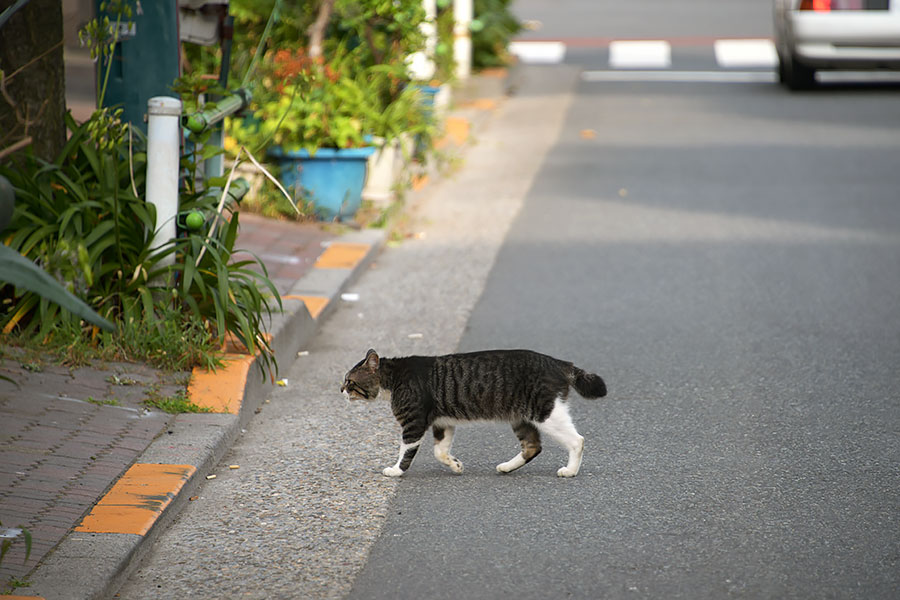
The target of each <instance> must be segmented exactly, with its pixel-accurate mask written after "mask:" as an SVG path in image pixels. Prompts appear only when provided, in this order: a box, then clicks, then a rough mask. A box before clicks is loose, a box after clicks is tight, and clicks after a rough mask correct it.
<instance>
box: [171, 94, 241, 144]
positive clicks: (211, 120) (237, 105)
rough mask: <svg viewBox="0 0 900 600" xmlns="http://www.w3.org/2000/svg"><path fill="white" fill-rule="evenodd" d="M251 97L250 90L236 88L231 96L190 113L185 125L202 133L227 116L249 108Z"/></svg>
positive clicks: (194, 131)
mask: <svg viewBox="0 0 900 600" xmlns="http://www.w3.org/2000/svg"><path fill="white" fill-rule="evenodd" d="M250 98H251V96H250V92H249V91H247V90H244V89H239V90H235V91H234V93H233V94H231V95H230V96H225V97H224V98H221V99H219V100H216V102H215V103H214V106H212V107H210V108H206V109H203V110H201V111H198V112H195V113H194V114H192V115H188V116H187V117H186V118H185V120H184V126H185V127H187V128H188V129H190V130H191V131H192V132H193V133H202V132H204V131H206V130H207V129H208V128H210V127H212V126H213V125H215V124H216V123H218V122H219V121H221V120H223V119H224V118H225V117H227V116H229V115H233V114H234V113H236V112H238V111H239V110H242V109H244V108H247V105H249V104H250Z"/></svg>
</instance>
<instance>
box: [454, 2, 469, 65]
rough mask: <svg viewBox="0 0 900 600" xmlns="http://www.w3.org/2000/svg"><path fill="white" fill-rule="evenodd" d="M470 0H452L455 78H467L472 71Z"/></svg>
mask: <svg viewBox="0 0 900 600" xmlns="http://www.w3.org/2000/svg"><path fill="white" fill-rule="evenodd" d="M471 23H472V0H453V57H454V59H455V61H456V77H457V79H468V77H469V75H470V74H471V73H472V37H471V35H470V34H469V25H470V24H471Z"/></svg>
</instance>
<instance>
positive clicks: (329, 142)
mask: <svg viewBox="0 0 900 600" xmlns="http://www.w3.org/2000/svg"><path fill="white" fill-rule="evenodd" d="M357 63H358V61H357V59H356V53H355V52H345V51H340V52H338V53H337V54H336V55H335V56H334V58H332V59H331V60H330V61H329V62H328V63H327V64H323V63H320V62H317V61H313V60H311V59H309V58H308V57H306V56H305V54H304V53H303V52H302V51H300V50H298V51H294V52H290V51H287V50H280V51H278V52H276V53H275V54H274V55H273V56H272V58H271V60H270V61H267V62H266V63H265V64H264V66H262V67H261V70H262V71H263V72H264V73H265V76H264V77H263V79H262V85H261V86H260V87H258V88H257V91H256V92H255V94H254V100H255V106H256V109H255V110H253V112H252V116H251V117H248V118H244V119H234V121H233V123H234V128H233V130H232V131H233V134H234V136H235V137H236V138H237V140H238V141H239V142H240V143H243V144H245V145H247V146H248V147H251V148H255V149H261V148H263V147H265V146H266V145H278V146H281V147H282V148H283V149H285V150H288V151H292V150H298V149H300V148H304V149H306V150H308V151H309V152H311V153H313V152H315V150H316V149H318V148H354V147H360V146H364V145H368V144H369V143H370V141H369V140H370V139H371V136H377V137H380V138H382V139H384V140H386V141H389V140H392V139H395V138H397V137H398V136H399V135H400V134H402V133H410V134H415V133H420V132H423V131H425V130H427V129H429V128H430V127H432V126H433V125H432V123H431V121H430V120H429V118H428V116H427V113H426V111H425V109H424V107H423V106H422V103H421V99H420V96H419V92H418V90H417V88H415V87H414V86H410V85H408V80H406V79H405V75H404V73H403V71H402V66H400V65H398V64H397V63H394V64H391V65H374V66H371V67H368V68H365V69H360V68H359V67H358V66H357Z"/></svg>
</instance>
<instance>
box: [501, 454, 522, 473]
mask: <svg viewBox="0 0 900 600" xmlns="http://www.w3.org/2000/svg"><path fill="white" fill-rule="evenodd" d="M524 464H525V458H524V457H523V456H522V453H521V452H520V453H519V454H517V455H515V456H514V457H513V458H512V459H510V460H508V461H506V462H503V463H500V464H499V465H497V472H498V473H510V472H512V471H515V470H516V469H518V468H519V467H521V466H522V465H524Z"/></svg>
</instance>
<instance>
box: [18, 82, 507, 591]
mask: <svg viewBox="0 0 900 600" xmlns="http://www.w3.org/2000/svg"><path fill="white" fill-rule="evenodd" d="M506 85H507V84H506V82H505V79H503V78H497V77H494V76H482V77H475V78H473V79H472V80H471V81H470V82H469V83H468V84H467V86H466V88H465V89H464V90H461V91H460V92H458V93H457V102H456V108H455V109H454V110H453V111H452V112H451V113H450V114H449V115H448V117H447V119H446V124H447V132H448V136H447V139H446V141H445V144H446V147H445V149H446V151H447V152H448V153H450V154H452V155H459V154H461V153H462V149H463V148H464V146H465V145H466V144H467V143H468V141H469V139H470V129H473V128H474V129H476V130H477V128H478V126H479V124H480V123H481V122H483V121H484V120H485V119H487V118H488V116H489V115H490V113H491V109H492V108H493V106H495V104H496V102H499V101H501V98H502V96H503V94H504V92H505V89H506ZM434 176H435V174H434V173H432V177H434ZM416 193H417V192H413V193H412V194H411V195H412V196H413V197H412V198H408V202H409V203H410V204H412V203H414V202H415V194H416ZM386 235H387V232H386V231H385V230H382V229H367V230H359V231H348V232H346V233H342V234H340V235H338V234H336V233H329V231H328V230H326V229H324V228H322V227H320V226H318V225H316V224H297V223H287V222H279V221H273V220H269V219H265V218H261V217H258V216H255V215H249V214H241V230H240V233H239V236H238V241H237V243H236V247H237V248H242V249H244V250H247V251H249V252H252V253H253V254H255V255H256V256H258V257H259V258H260V259H261V260H262V261H263V262H264V263H265V265H266V268H267V269H268V271H269V276H270V279H271V280H272V281H273V282H274V283H275V285H276V287H277V288H278V290H279V293H281V295H282V299H283V306H284V312H283V313H282V314H279V315H276V316H275V318H274V319H273V323H272V325H271V327H270V333H271V335H272V346H273V349H274V350H275V353H276V358H277V360H278V362H279V364H280V365H283V366H287V365H289V364H291V362H292V361H293V360H294V359H295V358H296V356H297V353H298V351H299V350H301V349H302V348H303V347H304V345H305V344H306V342H307V341H308V340H309V339H311V337H312V335H313V334H314V333H315V331H316V330H317V327H318V325H319V323H321V321H322V320H323V319H326V318H327V316H328V314H329V309H331V308H333V307H334V305H335V302H336V300H338V299H339V298H340V296H341V293H342V292H343V291H344V290H345V289H346V286H347V285H349V284H350V283H351V282H352V281H353V280H354V279H356V278H357V277H358V276H359V274H360V273H361V272H362V271H363V270H364V269H366V268H367V266H368V264H369V263H370V261H371V260H372V259H373V257H374V256H375V255H376V254H377V253H378V252H379V250H380V249H381V247H382V246H383V245H384V244H385V243H386V241H387V240H386ZM0 375H3V376H6V377H8V378H9V379H11V380H13V381H14V382H15V383H10V382H7V381H4V380H0V522H2V524H3V527H18V526H24V527H27V528H28V529H29V530H30V531H31V533H32V535H33V547H32V551H31V556H30V558H29V559H28V560H27V561H25V551H24V547H25V545H24V542H23V540H22V539H21V538H19V539H17V540H15V542H14V543H13V545H12V547H11V550H10V551H9V553H8V554H6V556H5V557H4V559H3V562H2V564H0V585H2V584H5V583H6V582H7V581H10V580H12V581H13V583H17V582H19V583H28V584H29V585H28V586H27V587H18V588H16V589H15V590H13V593H17V594H22V595H25V596H26V597H34V596H38V597H43V598H47V599H55V598H73V599H77V598H102V597H108V596H110V595H112V594H113V593H115V591H116V590H117V589H118V588H119V586H120V585H121V584H122V582H123V581H124V580H125V579H126V578H127V577H128V574H129V573H130V572H131V570H132V569H133V568H134V567H135V566H136V565H137V563H138V562H139V561H140V559H141V557H142V556H143V554H144V553H145V552H146V551H147V550H148V549H149V547H150V546H151V545H152V543H153V541H154V539H155V538H156V537H157V536H158V535H159V533H160V531H161V530H163V529H164V528H165V527H166V525H167V524H168V523H169V522H170V521H171V520H172V519H173V518H174V516H175V515H176V514H177V513H178V511H179V508H180V507H182V506H183V505H184V504H186V503H187V502H190V501H191V497H192V496H194V495H195V494H196V493H197V489H198V488H199V486H200V485H201V484H202V482H203V481H205V479H206V477H207V474H208V473H209V472H210V471H211V470H212V469H213V468H214V467H215V466H216V465H217V464H218V463H219V461H220V460H221V458H222V456H223V455H224V454H225V452H226V451H227V450H228V448H229V447H230V445H231V443H232V442H233V441H234V439H235V438H236V436H237V435H238V434H239V433H240V430H241V428H244V427H246V426H247V423H248V422H249V421H250V419H252V417H253V414H254V413H255V412H256V411H257V410H258V408H259V406H260V404H261V403H262V402H263V400H264V399H265V397H266V396H267V395H268V394H269V392H270V391H271V390H272V389H273V387H272V386H273V385H275V384H274V383H273V382H271V381H266V380H264V379H263V378H262V377H261V376H260V371H259V370H258V369H257V368H256V366H255V358H254V357H251V356H248V355H243V354H240V353H231V354H228V355H226V358H225V368H224V369H220V370H218V371H217V372H215V373H211V372H204V371H201V370H195V371H194V372H193V373H175V374H164V373H160V372H158V371H155V370H153V369H149V368H147V367H145V366H143V365H136V364H131V363H121V364H106V365H102V367H92V368H81V369H74V370H70V369H68V368H66V367H55V366H54V367H47V366H40V365H33V364H30V363H29V362H28V360H27V357H24V356H17V355H15V354H12V353H10V352H7V353H6V354H4V356H3V357H2V359H0ZM185 387H187V396H188V398H189V399H190V400H191V401H192V402H194V403H196V404H198V405H200V406H205V407H209V408H211V409H213V410H214V411H215V412H212V413H201V414H178V415H170V414H168V413H164V412H160V411H157V410H150V409H148V408H147V407H146V405H145V404H144V403H143V399H144V398H145V397H146V395H147V394H148V393H150V394H156V395H158V396H160V397H166V396H172V395H174V394H177V393H179V391H183V390H184V389H185ZM0 592H2V589H0Z"/></svg>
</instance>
